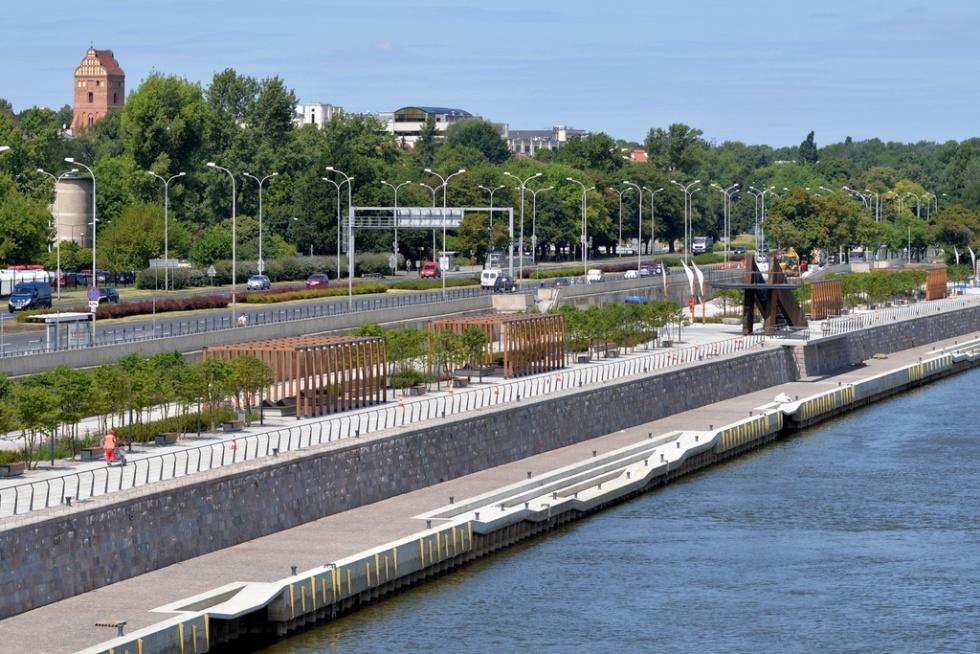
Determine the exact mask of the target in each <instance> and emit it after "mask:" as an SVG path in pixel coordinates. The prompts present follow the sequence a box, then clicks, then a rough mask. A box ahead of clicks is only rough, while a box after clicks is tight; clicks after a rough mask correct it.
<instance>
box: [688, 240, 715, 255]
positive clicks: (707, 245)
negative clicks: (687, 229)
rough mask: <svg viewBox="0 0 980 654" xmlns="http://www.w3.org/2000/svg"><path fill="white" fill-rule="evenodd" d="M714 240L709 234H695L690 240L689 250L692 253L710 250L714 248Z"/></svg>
mask: <svg viewBox="0 0 980 654" xmlns="http://www.w3.org/2000/svg"><path fill="white" fill-rule="evenodd" d="M714 245H715V240H714V239H713V238H711V237H710V236H695V237H694V240H693V241H692V242H691V252H693V253H694V254H703V253H705V252H711V251H712V249H714Z"/></svg>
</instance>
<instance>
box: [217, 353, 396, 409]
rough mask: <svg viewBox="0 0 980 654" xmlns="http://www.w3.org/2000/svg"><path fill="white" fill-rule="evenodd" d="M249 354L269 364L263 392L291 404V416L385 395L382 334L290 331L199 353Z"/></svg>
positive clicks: (376, 401) (372, 400) (379, 399)
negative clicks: (288, 334) (293, 409)
mask: <svg viewBox="0 0 980 654" xmlns="http://www.w3.org/2000/svg"><path fill="white" fill-rule="evenodd" d="M246 354H250V355H252V356H255V357H257V358H258V359H259V360H261V361H263V362H264V363H265V364H266V365H268V366H269V368H271V370H272V383H271V384H270V385H269V386H268V387H266V388H265V389H264V391H263V397H264V398H265V399H266V400H268V401H270V402H273V403H276V404H278V405H280V406H284V407H288V406H290V405H295V407H296V417H297V418H300V417H313V416H321V415H325V414H328V413H335V412H337V411H347V410H350V409H357V408H360V407H365V406H370V405H373V404H380V403H382V402H384V401H385V400H386V399H387V389H386V387H385V373H386V371H387V369H388V354H387V349H386V347H385V340H384V339H383V338H381V337H377V336H364V337H355V336H318V335H310V336H296V337H286V338H276V339H270V340H265V341H255V342H252V343H236V344H233V345H217V346H212V347H208V348H206V349H205V350H204V355H203V356H204V359H205V360H206V359H212V358H218V359H225V360H233V359H235V358H236V357H239V356H242V355H246Z"/></svg>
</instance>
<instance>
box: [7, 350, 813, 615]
mask: <svg viewBox="0 0 980 654" xmlns="http://www.w3.org/2000/svg"><path fill="white" fill-rule="evenodd" d="M795 376H796V369H795V366H794V362H793V359H792V356H791V355H790V354H789V352H788V351H787V350H786V349H785V348H781V347H778V346H767V347H765V348H759V349H758V351H754V352H751V353H749V354H744V355H740V356H733V357H728V358H723V359H716V360H712V361H710V362H706V363H703V364H700V365H696V366H691V367H687V368H682V369H679V370H673V371H669V372H665V373H663V374H658V375H651V376H647V377H643V378H633V379H629V380H625V381H622V382H618V383H614V384H608V385H605V386H602V387H592V388H588V387H586V388H582V389H576V390H572V391H566V392H564V393H562V394H559V395H556V396H550V397H547V398H544V399H538V400H534V401H523V402H518V403H514V404H511V405H507V406H503V407H499V408H493V409H489V410H483V411H479V412H477V413H476V414H475V415H470V416H467V417H463V418H460V419H457V420H449V419H447V420H439V421H433V422H432V423H430V424H428V425H426V426H425V427H421V428H415V429H398V430H391V431H388V432H383V433H382V434H379V435H378V436H375V437H371V438H364V439H358V440H355V441H353V442H346V443H344V444H342V445H340V444H333V445H326V446H323V447H317V448H313V449H310V450H306V451H298V452H292V453H289V454H286V455H283V456H280V457H278V458H277V459H272V460H268V459H264V460H260V461H251V462H247V463H243V464H241V466H236V467H235V468H234V469H221V470H215V471H211V472H206V473H201V474H200V476H199V477H198V476H197V475H195V476H194V477H192V478H182V479H180V480H177V481H173V482H161V483H159V484H155V485H152V486H148V487H139V488H136V489H133V490H130V491H123V492H120V493H114V494H112V495H110V496H103V497H99V498H96V499H95V500H92V501H91V502H90V503H86V505H83V506H78V505H76V507H73V508H71V509H68V508H59V509H54V510H52V513H50V514H45V515H44V516H30V517H28V518H25V521H26V524H23V525H21V526H17V527H13V528H8V529H5V530H3V531H2V532H0V553H2V556H3V559H4V565H3V567H2V568H0V588H3V589H4V593H2V594H0V617H6V616H9V615H13V614H16V613H20V612H22V611H26V610H29V609H31V608H34V607H36V606H40V605H43V604H46V603H49V602H53V601H56V600H58V599H61V598H64V597H69V596H72V595H76V594H78V593H82V592H85V591H89V590H92V589H94V588H98V587H100V586H103V585H106V584H110V583H113V582H115V581H119V580H121V579H125V578H128V577H131V576H135V575H138V574H141V573H143V572H147V571H150V570H155V569H158V568H160V567H163V566H165V565H169V564H171V563H175V562H177V561H181V560H184V559H187V558H191V557H194V556H199V555H201V554H205V553H207V552H212V551H215V550H218V549H222V548H225V547H229V546H231V545H235V544H237V543H241V542H244V541H247V540H251V539H254V538H257V537H259V536H263V535H265V534H269V533H273V532H276V531H280V530H283V529H286V528H289V527H293V526H296V525H299V524H303V523H306V522H309V521H311V520H315V519H317V518H320V517H323V516H325V515H330V514H333V513H337V512H340V511H345V510H348V509H351V508H354V507H358V506H361V505H364V504H368V503H371V502H376V501H379V500H382V499H385V498H388V497H392V496H394V495H398V494H400V493H405V492H408V491H411V490H415V489H418V488H422V487H425V486H429V485H432V484H436V483H439V482H441V481H444V480H446V479H451V478H455V477H459V476H462V475H466V474H469V473H472V472H476V471H478V470H483V469H486V468H489V467H493V466H497V465H501V464H503V463H507V462H511V461H516V460H519V459H522V458H526V457H528V456H531V455H533V454H537V453H539V452H543V451H547V450H550V449H554V448H558V447H562V446H565V445H569V444H572V443H576V442H579V441H582V440H586V439H589V438H594V437H597V436H601V435H603V434H607V433H609V432H612V431H616V430H619V429H624V428H626V427H631V426H634V425H637V424H641V423H644V422H649V421H651V420H656V419H658V418H661V417H664V416H667V415H670V414H673V413H677V412H680V411H685V410H688V409H692V408H696V407H698V406H703V405H705V404H710V403H713V402H717V401H720V400H724V399H727V398H730V397H733V396H735V395H738V394H740V393H745V392H750V391H753V390H758V389H762V388H766V387H769V386H773V385H776V384H781V383H784V382H786V381H790V380H792V379H794V378H795ZM694 389H696V391H695V390H694Z"/></svg>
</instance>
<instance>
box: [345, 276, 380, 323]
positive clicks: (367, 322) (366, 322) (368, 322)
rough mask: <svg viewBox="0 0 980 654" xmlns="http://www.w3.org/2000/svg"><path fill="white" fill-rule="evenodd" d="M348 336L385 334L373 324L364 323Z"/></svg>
mask: <svg viewBox="0 0 980 654" xmlns="http://www.w3.org/2000/svg"><path fill="white" fill-rule="evenodd" d="M354 272H355V273H356V272H357V271H356V270H355V271H354ZM350 335H351V336H384V335H385V333H384V330H383V329H381V327H379V326H377V325H375V324H373V323H369V322H366V323H363V324H361V325H358V326H357V327H355V328H354V329H352V330H351V332H350Z"/></svg>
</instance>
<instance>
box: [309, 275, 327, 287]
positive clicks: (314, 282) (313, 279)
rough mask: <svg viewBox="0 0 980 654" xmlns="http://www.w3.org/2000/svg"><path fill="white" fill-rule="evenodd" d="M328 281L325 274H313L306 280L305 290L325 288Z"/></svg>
mask: <svg viewBox="0 0 980 654" xmlns="http://www.w3.org/2000/svg"><path fill="white" fill-rule="evenodd" d="M329 279H330V278H329V277H327V273H313V274H312V275H310V276H309V277H307V278H306V288H326V287H327V286H328V282H329Z"/></svg>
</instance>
